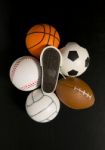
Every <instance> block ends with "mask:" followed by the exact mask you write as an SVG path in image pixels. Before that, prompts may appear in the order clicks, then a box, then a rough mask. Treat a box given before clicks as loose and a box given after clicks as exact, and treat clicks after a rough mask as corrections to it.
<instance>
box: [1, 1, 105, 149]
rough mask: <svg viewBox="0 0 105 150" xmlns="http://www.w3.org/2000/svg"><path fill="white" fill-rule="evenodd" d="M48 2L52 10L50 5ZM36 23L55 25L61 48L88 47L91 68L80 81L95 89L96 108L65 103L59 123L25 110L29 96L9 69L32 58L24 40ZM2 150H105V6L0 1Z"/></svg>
mask: <svg viewBox="0 0 105 150" xmlns="http://www.w3.org/2000/svg"><path fill="white" fill-rule="evenodd" d="M47 4H48V6H49V7H48V6H47ZM36 23H48V24H52V25H53V26H55V27H56V28H57V30H58V32H59V33H60V35H61V45H60V47H62V46H64V45H65V44H66V43H67V42H68V41H75V42H77V43H79V44H80V45H81V46H84V47H86V48H87V49H88V51H89V53H90V56H91V61H90V66H89V69H88V70H87V72H86V73H85V74H83V75H82V76H81V77H80V78H82V79H84V81H86V82H87V83H88V84H89V85H90V86H91V88H92V89H93V91H94V93H95V97H96V103H95V105H94V106H93V107H92V108H90V109H87V110H82V111H75V110H72V109H68V108H67V107H66V106H64V105H63V104H61V110H60V113H59V115H58V116H57V118H56V119H55V120H53V121H52V122H50V123H46V124H39V123H36V122H34V121H33V120H31V119H30V118H29V117H28V116H27V114H26V112H25V107H24V104H25V100H26V97H27V95H28V93H25V92H21V91H19V90H17V89H16V88H14V87H13V85H12V84H11V82H10V80H9V68H10V66H11V63H12V62H13V61H14V60H15V59H16V58H18V57H20V56H23V55H26V54H29V53H28V51H27V50H26V48H25V44H24V39H25V34H26V32H27V30H28V29H29V28H30V27H31V26H32V25H34V24H36ZM0 89H1V90H0V116H1V117H0V149H2V150H7V149H8V150H37V149H38V150H42V149H46V150H68V149H71V150H77V149H78V150H105V7H104V5H102V4H100V5H99V4H97V6H95V5H93V6H92V4H91V3H90V4H89V5H87V4H86V3H85V4H84V5H83V6H82V5H78V4H77V3H76V2H75V4H71V5H70V4H69V3H68V2H63V4H61V2H60V3H59V4H57V3H56V2H54V1H49V2H45V1H43V4H42V2H41V1H40V2H39V3H38V2H37V3H36V1H34V3H33V2H32V1H28V2H22V1H21V2H18V1H14V2H11V1H0Z"/></svg>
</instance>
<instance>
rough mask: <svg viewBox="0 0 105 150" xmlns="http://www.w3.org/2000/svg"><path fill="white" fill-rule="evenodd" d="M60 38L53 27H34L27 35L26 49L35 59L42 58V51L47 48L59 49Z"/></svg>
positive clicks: (39, 25)
mask: <svg viewBox="0 0 105 150" xmlns="http://www.w3.org/2000/svg"><path fill="white" fill-rule="evenodd" d="M59 44H60V36H59V33H58V31H57V30H56V29H55V28H54V27H53V26H51V25H48V24H38V25H35V26H33V27H32V28H31V29H30V30H29V31H28V32H27V35H26V47H27V49H28V51H29V52H30V53H31V54H32V55H33V56H35V57H37V58H40V54H41V51H42V50H43V48H45V47H46V46H48V45H49V46H55V47H57V48H58V46H59Z"/></svg>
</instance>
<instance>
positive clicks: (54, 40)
mask: <svg viewBox="0 0 105 150" xmlns="http://www.w3.org/2000/svg"><path fill="white" fill-rule="evenodd" d="M55 34H56V30H55V33H54V40H53V45H54V43H55Z"/></svg>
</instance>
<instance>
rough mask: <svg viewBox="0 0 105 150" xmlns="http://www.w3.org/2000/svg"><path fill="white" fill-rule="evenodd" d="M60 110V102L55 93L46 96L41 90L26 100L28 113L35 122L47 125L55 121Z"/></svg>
mask: <svg viewBox="0 0 105 150" xmlns="http://www.w3.org/2000/svg"><path fill="white" fill-rule="evenodd" d="M59 109H60V102H59V99H58V98H57V96H56V95H55V94H54V93H50V94H48V95H44V94H43V92H42V90H41V89H37V90H34V91H33V92H31V93H30V94H29V95H28V97H27V100H26V111H27V114H28V115H29V116H30V118H31V119H33V120H34V121H37V122H40V123H45V122H49V121H51V120H53V119H54V118H55V117H56V116H57V114H58V112H59Z"/></svg>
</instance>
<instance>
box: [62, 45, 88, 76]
mask: <svg viewBox="0 0 105 150" xmlns="http://www.w3.org/2000/svg"><path fill="white" fill-rule="evenodd" d="M61 53H62V66H61V68H60V72H61V73H62V74H63V75H65V76H71V77H76V76H80V75H81V74H83V73H84V72H85V71H86V69H87V68H88V66H89V62H90V57H89V53H88V51H87V49H85V48H83V47H82V46H80V45H79V44H77V43H75V42H69V43H67V45H66V46H65V47H63V48H62V49H61Z"/></svg>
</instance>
